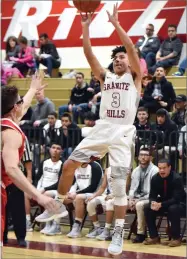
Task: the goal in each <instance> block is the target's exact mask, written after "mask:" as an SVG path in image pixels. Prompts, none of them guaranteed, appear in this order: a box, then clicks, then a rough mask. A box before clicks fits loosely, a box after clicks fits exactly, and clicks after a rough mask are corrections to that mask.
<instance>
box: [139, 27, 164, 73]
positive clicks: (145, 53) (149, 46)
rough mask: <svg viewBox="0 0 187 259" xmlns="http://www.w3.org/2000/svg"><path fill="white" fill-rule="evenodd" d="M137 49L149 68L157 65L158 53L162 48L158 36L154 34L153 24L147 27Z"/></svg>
mask: <svg viewBox="0 0 187 259" xmlns="http://www.w3.org/2000/svg"><path fill="white" fill-rule="evenodd" d="M136 47H138V48H139V49H140V51H141V55H142V57H143V58H144V59H145V61H146V63H147V67H148V68H150V67H152V66H153V65H154V64H155V57H156V53H157V51H158V50H159V47H160V40H159V38H158V36H157V35H155V34H154V25H153V24H148V25H147V26H146V31H145V35H144V36H142V37H141V38H139V39H138V41H137V43H136Z"/></svg>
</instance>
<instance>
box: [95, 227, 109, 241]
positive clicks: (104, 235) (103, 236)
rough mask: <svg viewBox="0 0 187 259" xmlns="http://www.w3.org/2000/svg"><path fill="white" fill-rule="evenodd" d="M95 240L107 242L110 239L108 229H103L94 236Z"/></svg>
mask: <svg viewBox="0 0 187 259" xmlns="http://www.w3.org/2000/svg"><path fill="white" fill-rule="evenodd" d="M96 239H97V240H102V241H105V240H109V239H110V229H109V228H104V230H103V232H102V233H101V234H100V235H99V236H96Z"/></svg>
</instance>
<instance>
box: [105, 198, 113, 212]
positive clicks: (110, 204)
mask: <svg viewBox="0 0 187 259" xmlns="http://www.w3.org/2000/svg"><path fill="white" fill-rule="evenodd" d="M106 211H114V199H110V200H107V201H106Z"/></svg>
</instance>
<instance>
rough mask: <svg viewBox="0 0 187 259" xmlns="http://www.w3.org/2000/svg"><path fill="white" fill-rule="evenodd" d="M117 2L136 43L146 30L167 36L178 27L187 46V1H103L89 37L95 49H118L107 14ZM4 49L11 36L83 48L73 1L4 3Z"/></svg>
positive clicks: (117, 42)
mask: <svg viewBox="0 0 187 259" xmlns="http://www.w3.org/2000/svg"><path fill="white" fill-rule="evenodd" d="M116 2H118V10H119V21H120V23H121V25H122V27H123V28H124V29H125V30H126V31H127V32H128V35H129V36H130V37H131V38H132V40H133V41H134V42H135V41H136V40H137V39H138V38H139V37H140V36H141V35H143V34H144V33H145V26H146V25H147V24H148V23H152V24H154V26H155V33H156V34H158V35H159V36H160V37H161V38H165V37H166V36H167V26H168V25H169V24H176V25H177V26H178V35H179V37H180V38H181V39H182V41H183V42H186V1H185V0H176V1H175V0H172V1H170V0H169V1H151V0H146V1H145V0H139V1H133V0H125V1H101V4H100V6H99V8H98V9H97V10H96V12H95V13H94V15H93V21H92V23H91V25H90V37H91V38H92V45H93V46H112V45H118V44H119V39H118V37H117V35H116V32H115V31H114V28H113V26H112V24H111V23H109V22H108V18H107V14H106V10H109V11H112V9H113V4H114V3H116ZM1 28H2V31H1V34H2V35H1V38H2V41H3V44H2V47H3V48H4V47H5V42H6V40H7V38H8V37H9V36H10V35H14V36H16V37H19V35H21V34H22V35H24V36H25V37H27V38H28V40H38V38H39V35H40V34H41V33H47V34H48V35H49V38H50V39H52V40H53V41H54V43H55V44H56V46H57V47H59V48H60V47H80V46H82V39H81V38H82V34H81V16H80V14H79V12H78V11H77V9H76V8H75V7H74V6H73V3H72V1H65V0H53V1H50V0H48V1H16V0H2V25H1Z"/></svg>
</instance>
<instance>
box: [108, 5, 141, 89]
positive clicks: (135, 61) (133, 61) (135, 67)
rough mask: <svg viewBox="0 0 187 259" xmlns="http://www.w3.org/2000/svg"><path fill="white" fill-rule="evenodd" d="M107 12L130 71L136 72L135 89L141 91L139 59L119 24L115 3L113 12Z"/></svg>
mask: <svg viewBox="0 0 187 259" xmlns="http://www.w3.org/2000/svg"><path fill="white" fill-rule="evenodd" d="M107 14H108V17H109V21H110V22H111V23H112V24H113V26H114V27H115V29H116V31H117V33H118V35H119V38H120V40H121V42H122V44H123V45H124V47H125V49H126V51H127V55H128V59H129V63H130V66H131V68H132V71H133V72H135V74H136V78H135V84H136V87H137V90H138V91H139V92H141V79H142V75H141V68H140V61H139V58H138V54H137V52H136V49H135V47H134V44H133V42H132V40H131V39H130V38H129V36H128V35H127V33H126V32H125V31H124V29H123V28H122V27H121V25H120V24H119V20H118V10H117V4H116V5H114V9H113V14H110V13H109V12H108V11H107Z"/></svg>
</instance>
